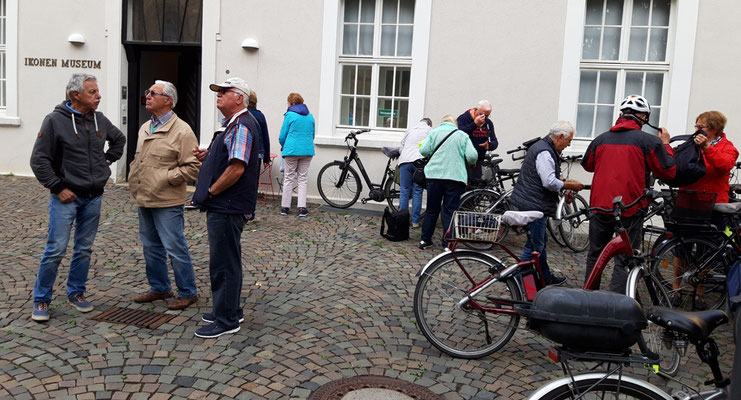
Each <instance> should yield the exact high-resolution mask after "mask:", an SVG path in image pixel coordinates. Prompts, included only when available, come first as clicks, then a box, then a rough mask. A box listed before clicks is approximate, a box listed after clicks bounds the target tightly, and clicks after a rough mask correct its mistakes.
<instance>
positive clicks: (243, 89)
mask: <svg viewBox="0 0 741 400" xmlns="http://www.w3.org/2000/svg"><path fill="white" fill-rule="evenodd" d="M209 87H210V88H211V90H212V91H214V92H216V107H217V108H218V109H219V111H221V113H222V114H223V115H224V119H223V120H222V126H223V127H224V131H223V132H221V133H219V134H217V135H216V137H215V138H214V140H213V141H212V142H211V145H210V146H209V148H208V150H199V149H197V148H196V149H194V150H193V152H194V154H196V156H197V157H198V158H199V159H203V165H202V166H201V171H200V173H199V175H198V183H197V185H196V192H195V194H193V203H194V205H195V206H196V207H198V208H200V209H202V210H205V211H206V212H207V214H206V226H207V229H208V243H209V250H210V257H209V272H210V277H211V293H212V298H213V311H212V312H211V313H208V314H204V315H203V317H202V319H203V320H204V321H205V322H209V323H210V324H209V325H207V326H205V327H202V328H199V329H197V330H196V332H195V335H196V336H198V337H202V338H215V337H219V336H221V335H223V334H226V333H234V332H237V331H239V328H240V327H239V324H240V323H241V322H242V321H244V317H243V311H242V309H241V308H240V304H239V303H240V301H239V296H240V293H241V292H242V250H241V244H240V237H241V235H242V229H244V224H245V222H246V217H245V214H247V213H248V212H249V210H251V209H252V207H253V205H252V204H251V202H254V201H256V199H255V196H253V193H254V191H255V190H257V182H258V179H257V173H256V171H255V170H256V169H257V168H260V165H259V164H260V159H259V158H258V156H257V154H258V148H259V146H258V140H259V139H258V137H259V134H258V132H259V130H258V127H257V123H256V122H255V119H254V118H253V117H252V116H251V115H250V113H249V111H248V110H247V104H248V100H249V94H250V88H249V87H248V86H247V83H246V82H245V81H244V80H243V79H241V78H237V77H234V78H229V79H227V80H226V81H224V82H223V83H219V84H212V85H211V86H209Z"/></svg>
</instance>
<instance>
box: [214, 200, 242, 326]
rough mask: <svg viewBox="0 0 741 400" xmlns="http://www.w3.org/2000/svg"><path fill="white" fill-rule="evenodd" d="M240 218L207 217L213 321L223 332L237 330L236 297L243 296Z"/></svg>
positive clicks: (238, 313) (220, 214)
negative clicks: (223, 329) (224, 330)
mask: <svg viewBox="0 0 741 400" xmlns="http://www.w3.org/2000/svg"><path fill="white" fill-rule="evenodd" d="M244 223H245V218H244V215H243V214H222V213H218V212H213V211H209V212H208V213H207V214H206V226H207V229H208V246H209V250H210V258H209V265H208V266H209V273H210V277H211V294H212V297H213V303H214V311H213V314H214V317H215V319H216V323H217V324H218V325H219V326H221V327H222V328H226V329H234V328H236V327H238V326H239V317H240V315H241V313H240V312H239V308H240V307H239V296H240V294H241V293H242V246H241V243H240V238H241V236H242V230H243V229H244Z"/></svg>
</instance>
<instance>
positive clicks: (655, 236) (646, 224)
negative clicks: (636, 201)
mask: <svg viewBox="0 0 741 400" xmlns="http://www.w3.org/2000/svg"><path fill="white" fill-rule="evenodd" d="M663 209H664V204H663V203H662V202H659V201H657V200H654V201H652V202H651V203H650V204H649V205H648V209H647V210H646V216H645V217H644V218H643V240H642V241H641V252H642V253H650V252H651V250H653V246H654V244H655V243H656V242H657V241H658V240H659V238H660V237H661V236H662V235H663V234H664V233H665V232H666V229H665V228H664V220H663V219H662V216H661V215H662V214H661V213H662V212H663Z"/></svg>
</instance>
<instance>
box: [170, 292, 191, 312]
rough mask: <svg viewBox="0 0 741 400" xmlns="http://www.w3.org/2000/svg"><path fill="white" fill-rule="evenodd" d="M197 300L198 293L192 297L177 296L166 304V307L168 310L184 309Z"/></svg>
mask: <svg viewBox="0 0 741 400" xmlns="http://www.w3.org/2000/svg"><path fill="white" fill-rule="evenodd" d="M197 301H198V295H195V296H193V297H177V298H175V300H173V301H171V302H170V303H169V304H168V305H167V308H169V309H170V310H185V309H186V308H188V306H189V305H191V304H195V303H196V302H197Z"/></svg>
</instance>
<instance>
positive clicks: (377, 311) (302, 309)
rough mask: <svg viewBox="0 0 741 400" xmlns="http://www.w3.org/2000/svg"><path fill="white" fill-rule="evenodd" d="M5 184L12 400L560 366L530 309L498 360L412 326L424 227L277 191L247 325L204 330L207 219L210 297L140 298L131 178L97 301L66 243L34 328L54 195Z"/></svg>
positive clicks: (504, 374)
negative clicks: (155, 316) (464, 355)
mask: <svg viewBox="0 0 741 400" xmlns="http://www.w3.org/2000/svg"><path fill="white" fill-rule="evenodd" d="M0 187H2V188H3V190H0V218H2V220H3V223H4V225H3V229H1V230H0V243H3V250H2V251H0V265H2V266H3V268H2V269H0V288H1V290H2V291H3V293H4V294H5V295H6V301H4V302H3V304H0V327H2V332H3V333H2V334H1V335H0V398H24V397H25V398H31V397H33V398H38V399H42V398H53V399H59V398H72V397H77V398H96V399H111V398H114V397H115V398H129V399H134V398H146V397H149V398H152V399H157V400H162V399H187V398H204V399H211V398H236V399H274V398H275V399H285V398H300V399H304V398H307V397H308V396H309V395H310V394H311V393H312V392H313V391H314V390H316V389H317V388H319V387H321V386H322V385H324V384H326V383H328V382H331V381H334V380H337V379H341V378H343V377H348V376H356V375H360V374H377V375H385V376H388V377H392V378H399V379H403V380H406V381H409V382H414V383H417V384H419V385H421V386H423V387H427V388H430V389H431V390H433V391H434V392H436V393H439V394H440V395H441V396H443V397H444V398H445V399H459V398H463V399H477V400H478V399H487V400H491V399H522V398H525V397H526V396H527V395H529V394H530V393H532V391H533V390H534V389H535V388H537V387H540V386H542V385H544V384H545V382H547V381H550V380H552V379H555V378H558V377H560V376H561V372H560V367H559V366H558V365H557V364H554V363H552V362H550V360H549V359H548V358H547V355H546V353H547V349H548V348H549V347H550V346H551V344H550V343H549V342H548V341H546V340H545V339H543V338H542V337H539V336H537V335H535V334H533V333H532V332H528V331H526V330H525V329H524V324H525V321H524V320H522V321H521V328H522V329H519V330H518V331H517V333H516V334H515V335H514V337H513V338H512V340H511V341H510V343H508V344H507V345H506V346H504V347H503V348H502V349H501V350H500V351H499V352H498V353H496V354H494V355H492V356H489V357H484V358H482V359H479V360H457V359H453V358H451V357H449V356H447V355H443V354H441V353H440V351H438V350H437V349H436V348H434V347H433V346H431V345H430V344H429V343H428V342H427V340H426V339H425V338H424V336H423V335H421V333H420V332H419V330H418V329H417V326H416V324H415V322H414V321H415V316H414V312H413V310H412V302H413V294H414V288H415V285H416V278H415V277H414V275H415V273H416V272H417V270H418V269H419V268H420V267H421V266H422V265H424V264H425V263H427V261H429V260H430V259H431V258H432V257H433V256H435V255H436V252H435V251H430V250H428V251H421V250H419V249H417V248H416V246H415V245H416V241H417V240H419V231H418V230H412V232H411V234H412V238H411V239H412V240H409V241H406V242H387V241H385V240H383V239H382V238H380V237H379V235H378V221H379V220H380V214H379V213H370V214H369V213H367V212H357V210H354V209H352V208H351V209H349V210H348V211H343V212H334V211H327V210H325V209H323V208H320V207H318V205H316V204H311V205H310V209H311V215H310V217H309V218H302V219H299V218H297V217H295V215H289V216H286V217H284V216H280V215H279V213H277V212H276V210H278V209H279V203H278V202H277V201H273V200H268V201H267V204H266V205H263V204H259V205H258V207H257V220H256V221H255V222H251V223H249V224H248V225H246V226H245V229H244V233H243V235H242V255H243V262H244V282H243V290H242V293H241V300H242V302H243V304H244V310H245V319H246V320H245V322H244V323H243V324H242V329H241V330H240V332H238V333H237V334H234V335H228V336H224V337H221V338H218V339H209V340H203V339H199V338H196V337H194V335H193V331H195V329H197V328H198V327H200V326H203V322H202V321H201V320H200V317H201V315H202V314H204V313H207V312H211V311H212V310H211V309H212V298H211V293H210V289H209V288H210V284H209V278H208V253H209V250H208V239H207V235H206V224H205V215H204V214H201V213H199V212H192V211H188V212H186V213H185V216H184V219H185V235H186V238H187V241H188V247H189V249H190V252H191V258H192V260H193V263H194V266H195V269H196V285H197V288H198V293H199V297H200V300H199V302H198V303H197V304H196V305H194V306H191V307H189V308H188V309H186V310H184V311H179V312H173V311H169V310H167V308H166V302H164V301H155V302H153V303H150V304H135V303H133V302H131V300H130V299H131V297H132V294H133V293H141V292H143V291H145V290H147V289H148V283H147V282H146V278H145V276H144V269H145V263H144V260H143V256H142V250H141V242H140V239H139V235H138V217H137V208H136V206H135V205H134V204H133V202H132V201H131V197H130V193H129V190H128V188H127V187H126V186H125V185H109V186H108V187H107V188H106V192H105V194H104V197H103V204H102V209H101V210H102V211H101V220H100V227H99V230H98V234H97V236H96V240H95V244H94V246H93V252H92V255H91V268H90V273H89V279H88V282H87V290H88V293H87V296H88V297H89V298H90V300H91V301H92V302H93V304H94V305H95V307H96V309H95V311H94V312H92V313H90V314H80V313H79V312H77V311H76V310H75V309H74V308H73V307H72V306H70V304H69V303H68V302H67V300H66V298H65V296H64V293H65V290H66V277H67V275H68V273H69V258H70V255H71V247H72V243H71V242H72V241H70V245H69V249H68V251H67V254H66V255H65V258H64V260H63V261H62V263H61V265H60V268H59V275H58V278H57V280H56V282H55V286H54V296H55V297H54V299H53V300H52V303H51V320H50V321H49V322H48V323H46V324H43V325H40V324H37V323H35V322H33V321H31V320H30V319H29V318H28V313H29V310H30V308H31V307H32V301H31V296H30V293H31V292H32V290H33V284H34V281H35V276H36V272H37V269H38V262H39V257H40V256H41V253H42V252H43V248H44V244H45V242H46V234H47V230H48V202H49V192H48V191H47V190H46V189H44V188H43V187H41V185H39V184H38V182H37V181H36V180H35V179H34V178H31V177H16V176H0ZM439 233H440V231H439V229H438V232H437V233H436V234H439ZM522 242H523V237H522V236H516V235H511V236H508V237H507V239H506V240H505V244H507V245H508V246H511V248H512V249H513V250H514V251H515V252H518V251H520V249H521V248H522ZM548 250H549V261H550V265H551V268H553V269H554V270H555V271H558V273H559V274H562V275H564V276H567V277H581V276H582V275H583V265H584V257H585V254H584V253H573V252H571V251H569V250H563V249H560V248H559V247H558V246H557V245H556V244H555V243H549V249H548ZM579 280H580V279H578V278H574V279H573V280H570V281H568V282H567V283H566V285H568V286H578V283H579V282H578V281H579ZM173 284H174V282H173ZM111 307H126V308H132V309H140V310H148V309H150V308H151V310H152V311H155V312H164V313H168V314H172V315H175V316H176V317H175V318H174V319H172V320H171V321H169V322H168V323H167V324H164V325H162V326H160V327H159V328H158V329H155V330H148V329H141V328H137V327H133V326H127V325H120V324H111V323H105V322H97V321H94V320H92V319H91V317H93V316H94V315H96V314H97V313H98V312H100V311H104V310H107V309H109V308H111ZM19 315H20V317H19ZM8 331H10V332H13V333H12V334H9V333H7V332H8ZM731 332H732V331H731V327H730V326H729V325H726V326H721V327H719V328H717V329H716V330H715V331H714V336H715V338H716V340H717V341H718V345H719V347H720V348H721V349H724V350H723V352H722V354H721V369H722V370H723V373H724V374H726V375H727V374H728V373H729V372H730V365H731V362H730V361H731V357H732V354H733V352H732V351H731V349H733V338H732V335H731ZM21 333H22V335H21ZM688 350H689V351H688V352H687V357H685V359H683V365H682V367H681V370H680V376H679V379H680V380H681V381H682V382H683V383H688V382H689V383H695V385H696V386H695V387H700V384H701V383H702V381H703V380H704V379H707V376H708V373H709V371H708V369H707V367H705V366H704V365H703V364H701V363H700V361H699V359H698V358H697V355H696V353H695V352H694V350H693V349H688ZM627 372H629V373H630V374H634V375H636V376H638V377H640V378H641V379H648V380H649V381H650V382H651V383H653V384H655V385H658V386H661V387H666V386H667V383H666V382H663V381H661V380H657V378H655V377H649V376H645V375H640V373H641V372H642V371H641V368H640V367H639V368H635V369H631V370H630V371H627ZM124 377H125V379H124ZM668 386H669V387H675V386H676V385H675V384H673V383H669V384H668Z"/></svg>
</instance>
